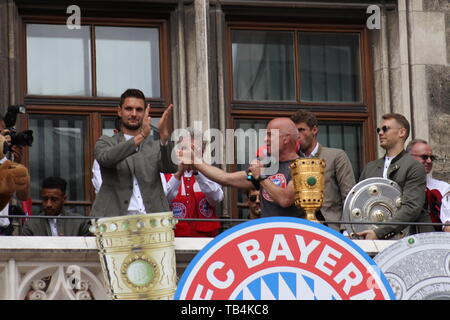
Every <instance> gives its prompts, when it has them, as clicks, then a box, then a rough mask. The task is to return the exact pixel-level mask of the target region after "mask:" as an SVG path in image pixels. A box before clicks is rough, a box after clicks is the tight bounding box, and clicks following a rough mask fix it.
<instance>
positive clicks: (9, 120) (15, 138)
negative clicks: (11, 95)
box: [3, 105, 33, 147]
mask: <svg viewBox="0 0 450 320" xmlns="http://www.w3.org/2000/svg"><path fill="white" fill-rule="evenodd" d="M19 113H22V114H24V113H26V108H25V106H24V105H14V106H9V107H8V111H7V112H6V114H5V116H4V117H3V121H4V122H5V126H6V129H8V130H9V135H10V136H11V146H28V147H29V146H31V145H32V144H33V130H24V131H22V132H17V130H16V128H15V125H16V120H17V115H18V114H19Z"/></svg>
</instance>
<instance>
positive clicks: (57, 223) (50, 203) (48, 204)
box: [22, 177, 92, 237]
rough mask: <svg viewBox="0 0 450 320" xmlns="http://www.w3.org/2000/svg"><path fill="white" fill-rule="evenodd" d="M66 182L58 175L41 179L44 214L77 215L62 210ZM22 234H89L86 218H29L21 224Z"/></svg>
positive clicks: (79, 235)
mask: <svg viewBox="0 0 450 320" xmlns="http://www.w3.org/2000/svg"><path fill="white" fill-rule="evenodd" d="M66 186H67V182H66V181H65V180H64V179H62V178H60V177H48V178H45V179H44V181H42V189H41V199H42V210H43V211H44V214H45V215H46V216H52V217H57V216H78V215H77V214H74V213H70V212H68V211H66V210H64V203H65V202H66V200H67V195H66ZM22 235H24V236H66V237H85V236H91V235H92V234H91V233H90V232H89V220H88V219H56V218H55V219H44V218H42V219H41V218H39V219H29V220H28V221H27V222H25V224H24V225H23V229H22Z"/></svg>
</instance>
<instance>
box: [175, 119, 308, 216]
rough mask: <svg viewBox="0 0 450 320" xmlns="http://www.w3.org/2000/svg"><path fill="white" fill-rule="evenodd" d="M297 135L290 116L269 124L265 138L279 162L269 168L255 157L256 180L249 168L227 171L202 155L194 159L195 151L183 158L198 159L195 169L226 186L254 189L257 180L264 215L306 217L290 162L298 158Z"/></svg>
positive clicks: (271, 152) (190, 160)
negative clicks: (298, 202) (299, 204)
mask: <svg viewBox="0 0 450 320" xmlns="http://www.w3.org/2000/svg"><path fill="white" fill-rule="evenodd" d="M297 137H298V131H297V128H296V127H295V124H294V123H293V122H292V120H291V119H289V118H275V119H273V120H271V121H270V122H269V123H268V124H267V134H266V137H265V139H264V142H265V143H266V145H267V152H268V154H270V155H271V156H273V157H274V159H276V160H275V161H276V163H272V164H271V165H270V167H269V168H264V167H263V165H262V162H260V161H254V162H253V163H252V165H251V166H250V168H249V172H252V174H253V178H254V180H253V182H251V181H249V180H248V178H247V177H248V172H245V171H237V172H225V171H223V170H221V169H219V168H217V167H214V166H211V165H209V164H207V163H205V162H204V161H203V159H202V158H201V157H196V158H195V159H192V154H187V153H185V154H184V155H183V156H182V157H181V158H180V161H181V162H183V163H192V162H194V167H195V169H197V170H198V171H200V172H201V173H203V174H204V175H205V176H206V177H208V178H209V179H211V180H213V181H216V182H217V183H219V184H221V185H223V186H232V187H235V188H240V189H245V190H248V189H254V188H255V184H256V185H259V186H260V188H261V189H260V190H261V195H262V197H261V217H270V216H290V217H299V218H303V217H304V212H303V211H302V210H300V209H298V208H297V207H296V206H295V205H294V202H295V190H294V184H293V181H292V177H291V171H290V169H289V165H290V163H291V162H292V161H293V160H295V159H297V158H298V155H297V153H296V142H297ZM194 156H198V155H194ZM275 169H276V170H275Z"/></svg>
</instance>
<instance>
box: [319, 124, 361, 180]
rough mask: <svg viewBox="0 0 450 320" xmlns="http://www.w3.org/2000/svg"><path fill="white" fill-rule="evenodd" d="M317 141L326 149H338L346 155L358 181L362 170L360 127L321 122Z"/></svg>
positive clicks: (358, 125) (359, 125) (357, 125)
mask: <svg viewBox="0 0 450 320" xmlns="http://www.w3.org/2000/svg"><path fill="white" fill-rule="evenodd" d="M318 140H319V143H320V144H322V145H324V146H326V147H330V148H339V149H342V150H344V151H345V152H346V153H347V156H348V157H349V159H350V162H351V164H352V167H353V172H354V173H355V178H356V181H358V177H359V175H360V173H361V169H362V167H361V166H362V149H363V148H362V125H361V124H359V123H336V122H325V121H323V122H322V121H321V122H320V123H319V134H318Z"/></svg>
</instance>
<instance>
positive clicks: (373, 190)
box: [343, 178, 408, 237]
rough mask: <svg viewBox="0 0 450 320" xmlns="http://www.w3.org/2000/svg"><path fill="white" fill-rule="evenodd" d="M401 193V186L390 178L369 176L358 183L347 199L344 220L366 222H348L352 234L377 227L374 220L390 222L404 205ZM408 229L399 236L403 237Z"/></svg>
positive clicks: (348, 229)
mask: <svg viewBox="0 0 450 320" xmlns="http://www.w3.org/2000/svg"><path fill="white" fill-rule="evenodd" d="M401 194H402V191H401V189H400V186H399V185H398V184H397V183H396V182H395V181H392V180H389V179H384V178H368V179H365V180H363V181H361V182H359V183H357V184H356V185H355V186H354V187H353V188H352V189H351V190H350V192H349V193H348V195H347V198H346V199H345V202H344V209H343V220H344V221H349V222H364V223H365V224H346V225H345V227H346V229H347V232H348V233H349V234H350V236H351V237H353V236H354V235H355V234H356V233H358V232H361V231H364V230H368V229H375V228H376V227H377V225H376V224H373V223H374V222H375V223H376V222H388V221H389V220H390V219H391V218H392V216H393V215H394V214H395V212H396V211H397V210H398V208H400V206H401V205H402V200H401ZM407 230H408V228H406V229H405V230H404V231H403V232H402V233H401V234H400V235H399V237H403V236H404V235H405V234H406V233H407Z"/></svg>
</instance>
